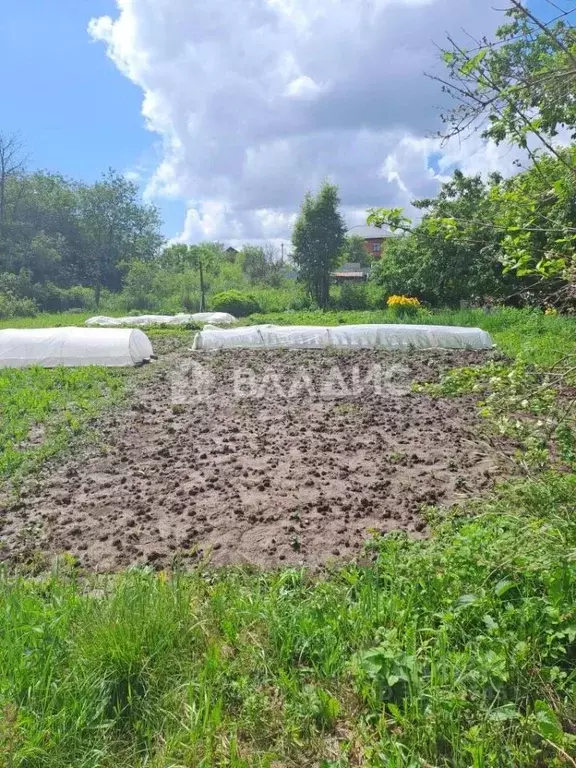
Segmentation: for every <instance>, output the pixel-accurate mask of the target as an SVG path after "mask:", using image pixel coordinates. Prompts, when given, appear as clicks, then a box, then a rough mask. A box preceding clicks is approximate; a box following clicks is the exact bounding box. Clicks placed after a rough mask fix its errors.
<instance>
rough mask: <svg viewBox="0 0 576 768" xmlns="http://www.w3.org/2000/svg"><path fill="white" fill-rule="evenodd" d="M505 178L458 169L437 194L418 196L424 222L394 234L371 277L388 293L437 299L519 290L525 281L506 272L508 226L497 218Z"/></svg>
mask: <svg viewBox="0 0 576 768" xmlns="http://www.w3.org/2000/svg"><path fill="white" fill-rule="evenodd" d="M502 183H503V182H502V179H501V178H500V177H499V176H497V175H493V176H492V177H491V178H490V179H489V181H488V183H486V182H484V181H483V180H482V178H481V177H480V176H472V177H467V176H464V174H463V173H462V172H461V171H455V173H454V175H453V177H452V179H451V180H450V181H449V182H446V183H444V184H443V185H442V187H441V189H440V192H439V194H438V197H437V198H434V199H426V200H416V201H414V203H413V205H414V206H416V207H417V208H421V209H423V210H424V211H425V213H424V216H423V218H422V220H421V222H420V223H419V224H417V225H415V226H411V225H410V226H409V225H408V223H406V224H405V225H404V228H405V229H406V230H408V232H407V234H404V235H403V236H400V237H396V238H391V239H390V242H389V244H388V247H387V249H386V254H385V257H384V258H383V259H381V260H380V261H379V262H377V263H376V264H375V265H374V267H373V270H372V279H373V280H374V281H375V282H376V283H377V284H378V285H380V286H381V287H382V289H383V290H384V291H385V292H386V293H388V294H397V293H400V294H402V293H407V294H410V295H412V296H418V297H420V298H421V299H423V300H424V301H426V302H428V303H430V304H432V305H448V306H454V305H455V304H458V303H459V302H460V301H461V300H465V301H483V300H484V299H485V297H492V298H498V297H502V298H504V297H506V296H515V295H517V294H518V293H519V292H521V291H522V288H523V283H522V281H521V280H519V279H517V278H516V277H515V276H514V275H504V274H503V270H504V267H503V265H502V264H501V261H500V259H501V252H502V239H503V232H502V228H501V227H499V226H497V225H496V224H495V222H496V216H497V215H498V211H499V208H500V205H499V203H498V200H497V193H498V190H500V187H501V185H502ZM392 214H394V215H396V212H395V211H393V212H392ZM390 216H391V212H390V211H388V210H387V209H381V210H379V211H373V212H372V214H371V216H370V217H369V221H373V222H374V223H377V224H379V225H384V224H388V225H390ZM405 222H408V220H407V219H406V220H405ZM491 222H494V226H492V225H491Z"/></svg>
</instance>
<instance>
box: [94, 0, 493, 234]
mask: <svg viewBox="0 0 576 768" xmlns="http://www.w3.org/2000/svg"><path fill="white" fill-rule="evenodd" d="M116 2H117V6H118V13H117V16H116V18H114V19H112V18H110V17H108V16H104V17H101V18H97V19H93V20H92V21H91V22H90V26H89V31H90V34H91V35H92V37H93V38H94V39H95V40H99V41H102V42H104V43H105V45H106V50H107V53H108V56H109V57H110V58H111V59H112V60H113V61H114V63H115V64H116V66H117V67H118V69H119V70H120V72H121V73H122V74H123V75H125V76H126V77H128V78H129V79H130V80H131V81H133V82H134V83H135V84H137V85H138V86H139V87H140V88H141V89H142V92H143V101H142V114H143V117H144V120H145V121H146V125H147V127H148V128H149V130H150V131H152V132H154V133H156V134H158V136H159V137H160V139H161V146H162V158H161V160H160V162H159V164H158V167H157V168H156V170H155V172H154V174H153V175H152V177H151V178H150V179H149V181H148V189H147V191H148V194H149V195H151V196H160V197H161V196H166V197H170V198H175V199H182V200H185V201H186V203H187V207H188V211H187V215H186V220H185V222H183V225H182V231H181V233H180V234H179V235H178V237H179V239H181V240H186V241H191V242H193V241H198V240H202V239H221V240H234V241H241V240H244V239H248V240H255V239H262V238H266V239H267V238H270V239H279V238H286V237H289V235H290V230H291V227H292V224H293V221H294V215H295V213H296V212H297V209H298V206H299V204H300V201H301V200H302V197H303V195H304V194H305V192H306V191H307V190H308V189H313V188H317V187H318V186H319V185H320V184H321V183H322V181H323V180H324V179H329V180H331V181H334V182H336V183H337V184H339V186H340V190H341V197H342V203H343V206H344V209H345V212H346V214H347V217H348V220H349V222H350V224H355V223H359V222H360V221H362V220H363V218H364V216H365V211H366V208H368V207H371V206H376V205H407V204H409V202H410V199H412V198H413V197H418V196H427V195H430V194H433V192H434V191H435V190H436V189H437V186H438V182H439V180H441V179H442V174H443V173H445V172H446V169H447V168H449V166H450V165H451V164H453V163H460V164H462V165H464V166H466V165H467V166H468V167H469V169H471V170H476V169H478V170H483V169H485V166H487V165H489V166H490V168H492V166H493V165H494V164H496V165H497V164H498V162H499V156H498V151H499V150H495V149H494V148H490V147H486V145H485V144H484V143H483V142H481V141H476V142H472V144H470V145H468V149H460V148H456V149H454V148H451V149H450V151H447V150H444V151H445V155H446V157H445V159H444V160H443V159H442V158H440V160H439V162H438V163H437V164H436V170H433V169H432V168H431V167H430V163H429V157H430V155H432V154H433V153H437V152H438V151H439V145H438V142H437V141H436V140H435V139H431V138H426V137H427V136H429V135H430V132H434V131H435V130H437V129H438V127H439V122H438V120H439V118H438V106H439V103H440V101H441V98H442V95H441V93H440V92H439V89H438V88H437V87H436V86H435V84H434V83H433V82H432V81H430V80H429V79H427V78H426V77H424V74H423V73H424V71H430V70H432V69H434V68H437V67H438V62H437V53H438V51H437V47H436V45H435V44H436V43H442V42H443V40H444V38H445V32H446V31H447V30H449V31H452V32H455V33H458V30H459V29H460V28H465V29H468V30H470V31H471V32H473V33H474V34H475V36H477V37H478V36H480V35H482V34H484V33H488V34H489V33H491V32H492V31H493V29H494V27H495V26H496V25H497V23H498V22H499V21H500V20H501V15H500V14H498V13H497V12H495V11H494V10H493V9H492V2H491V0H313V1H312V0H210V2H201V1H200V0H116ZM500 154H501V153H500ZM504 164H506V161H504Z"/></svg>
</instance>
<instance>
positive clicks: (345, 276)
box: [330, 272, 368, 280]
mask: <svg viewBox="0 0 576 768" xmlns="http://www.w3.org/2000/svg"><path fill="white" fill-rule="evenodd" d="M330 277H333V278H335V279H336V280H366V279H367V277H368V273H367V272H330Z"/></svg>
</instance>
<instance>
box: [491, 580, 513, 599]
mask: <svg viewBox="0 0 576 768" xmlns="http://www.w3.org/2000/svg"><path fill="white" fill-rule="evenodd" d="M515 586H516V584H515V582H513V581H510V580H509V579H502V580H501V581H499V582H498V584H496V586H495V587H494V593H495V595H496V597H503V596H504V595H505V594H506V592H509V591H510V590H511V589H513V588H514V587H515Z"/></svg>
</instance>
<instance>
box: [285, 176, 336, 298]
mask: <svg viewBox="0 0 576 768" xmlns="http://www.w3.org/2000/svg"><path fill="white" fill-rule="evenodd" d="M339 204H340V199H339V196H338V187H336V186H335V185H333V184H329V183H328V182H326V183H325V184H324V185H323V187H322V189H321V190H320V192H319V193H318V195H317V196H316V197H314V196H313V195H312V194H311V193H308V194H307V195H306V197H305V198H304V202H303V203H302V207H301V209H300V215H299V217H298V219H297V221H296V224H295V226H294V232H293V235H292V243H293V245H294V254H293V259H294V262H295V263H296V265H297V266H298V267H299V269H300V278H301V279H302V280H303V281H304V282H305V284H306V287H307V289H308V292H309V293H310V295H311V296H312V297H313V299H314V300H315V301H316V303H317V304H318V306H319V307H321V308H323V309H324V308H325V307H326V306H327V305H328V299H329V286H330V272H331V270H333V269H334V268H335V267H336V266H337V264H338V260H339V258H340V254H341V252H342V248H343V246H344V242H345V232H346V226H345V224H344V220H343V218H342V216H341V214H340V213H339V211H338V206H339Z"/></svg>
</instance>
